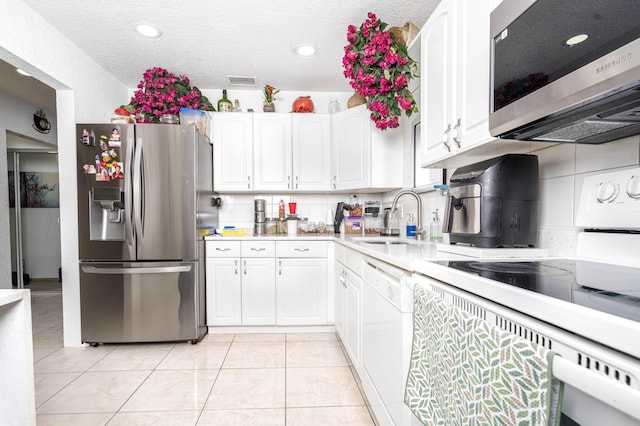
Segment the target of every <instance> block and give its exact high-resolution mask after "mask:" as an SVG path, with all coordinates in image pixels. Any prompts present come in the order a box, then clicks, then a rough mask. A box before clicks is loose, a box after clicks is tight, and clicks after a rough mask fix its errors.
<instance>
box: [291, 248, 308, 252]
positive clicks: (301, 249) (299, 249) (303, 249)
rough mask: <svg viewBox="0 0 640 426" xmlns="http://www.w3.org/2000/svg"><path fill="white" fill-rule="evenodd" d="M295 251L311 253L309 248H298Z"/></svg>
mask: <svg viewBox="0 0 640 426" xmlns="http://www.w3.org/2000/svg"><path fill="white" fill-rule="evenodd" d="M294 250H295V251H302V252H304V251H309V249H308V248H296V249H294Z"/></svg>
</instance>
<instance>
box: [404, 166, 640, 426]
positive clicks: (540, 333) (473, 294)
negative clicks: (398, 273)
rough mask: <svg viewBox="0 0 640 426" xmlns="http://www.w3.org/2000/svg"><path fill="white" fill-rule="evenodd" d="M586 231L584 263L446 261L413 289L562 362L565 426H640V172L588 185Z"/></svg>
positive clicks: (580, 255) (581, 239)
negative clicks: (426, 289)
mask: <svg viewBox="0 0 640 426" xmlns="http://www.w3.org/2000/svg"><path fill="white" fill-rule="evenodd" d="M576 224H577V225H578V226H580V227H581V228H583V230H582V232H580V233H579V236H578V239H577V246H576V247H577V250H576V256H575V257H572V258H564V259H563V258H541V259H529V260H527V259H504V258H503V259H490V260H481V259H472V260H450V261H437V262H435V263H437V264H439V265H442V266H446V267H447V268H441V267H436V268H431V269H429V270H427V269H424V270H423V272H425V274H427V273H428V275H429V277H428V278H427V277H423V278H422V279H419V278H417V274H414V278H413V281H420V280H421V281H422V284H421V285H427V286H430V287H432V288H434V289H435V291H436V292H438V293H439V294H440V295H441V296H442V297H443V298H444V299H445V300H447V301H448V302H449V303H451V304H454V305H456V306H458V307H459V308H461V309H463V310H465V311H467V312H469V313H471V314H474V315H477V316H479V317H481V318H484V319H486V320H487V321H489V322H491V323H492V324H494V325H496V326H497V327H499V328H501V329H504V330H507V331H510V332H513V333H515V334H518V335H520V336H522V337H524V338H527V339H529V340H531V341H534V342H536V343H538V344H542V345H544V346H545V347H547V348H548V349H551V350H553V351H555V352H557V353H559V354H560V355H561V356H562V358H558V357H556V358H555V359H554V361H553V374H554V376H556V377H557V378H558V379H560V380H561V381H562V382H564V383H565V395H564V398H563V413H564V414H565V416H563V423H562V424H566V425H575V424H576V423H577V424H579V425H582V426H600V425H616V426H618V425H640V262H639V259H640V232H639V231H640V168H637V169H623V170H617V171H614V172H608V173H604V174H600V175H591V176H587V177H586V178H585V179H584V183H583V189H582V194H581V198H580V203H579V206H578V211H577V216H576ZM445 283H446V284H445Z"/></svg>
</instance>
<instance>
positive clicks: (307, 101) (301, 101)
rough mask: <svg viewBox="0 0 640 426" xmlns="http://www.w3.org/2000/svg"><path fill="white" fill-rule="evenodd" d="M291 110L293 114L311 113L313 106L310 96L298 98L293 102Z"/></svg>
mask: <svg viewBox="0 0 640 426" xmlns="http://www.w3.org/2000/svg"><path fill="white" fill-rule="evenodd" d="M291 109H292V110H293V112H313V110H314V106H313V101H312V100H311V96H298V98H297V99H296V100H295V101H293V106H292V107H291Z"/></svg>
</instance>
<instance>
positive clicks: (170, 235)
mask: <svg viewBox="0 0 640 426" xmlns="http://www.w3.org/2000/svg"><path fill="white" fill-rule="evenodd" d="M197 138H198V135H197V132H196V129H195V127H194V126H176V125H172V124H138V125H136V147H135V152H134V170H135V172H134V173H135V175H134V182H133V186H134V190H133V194H134V224H135V230H136V236H137V243H138V246H137V253H138V258H137V260H182V259H196V258H197V250H196V237H197V232H196V180H197V175H196V173H197V170H196V168H197V161H196V142H197Z"/></svg>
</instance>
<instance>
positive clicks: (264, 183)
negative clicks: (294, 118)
mask: <svg viewBox="0 0 640 426" xmlns="http://www.w3.org/2000/svg"><path fill="white" fill-rule="evenodd" d="M253 141H254V157H253V160H254V176H255V181H254V185H253V188H254V189H255V190H256V191H285V190H291V189H293V171H292V168H291V114H285V113H265V114H254V117H253Z"/></svg>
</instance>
